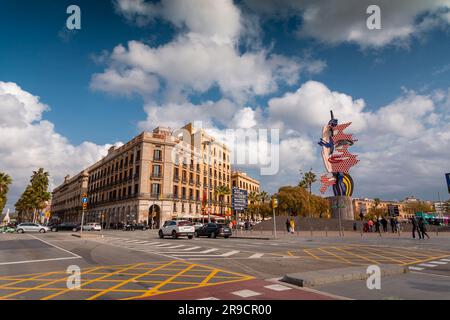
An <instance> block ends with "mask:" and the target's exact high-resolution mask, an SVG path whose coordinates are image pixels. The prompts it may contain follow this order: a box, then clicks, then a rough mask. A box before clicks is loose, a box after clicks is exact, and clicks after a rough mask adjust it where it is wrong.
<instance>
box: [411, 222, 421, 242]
mask: <svg viewBox="0 0 450 320" xmlns="http://www.w3.org/2000/svg"><path fill="white" fill-rule="evenodd" d="M411 224H412V237H413V239H415V238H416V231H417V233H418V234H419V239H422V233H421V232H420V230H419V227H418V225H417V220H416V217H411Z"/></svg>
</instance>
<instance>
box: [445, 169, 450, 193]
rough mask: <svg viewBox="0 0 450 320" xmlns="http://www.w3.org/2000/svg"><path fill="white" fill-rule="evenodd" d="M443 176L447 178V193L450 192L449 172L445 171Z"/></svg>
mask: <svg viewBox="0 0 450 320" xmlns="http://www.w3.org/2000/svg"><path fill="white" fill-rule="evenodd" d="M445 178H446V179H447V188H448V193H450V173H446V174H445Z"/></svg>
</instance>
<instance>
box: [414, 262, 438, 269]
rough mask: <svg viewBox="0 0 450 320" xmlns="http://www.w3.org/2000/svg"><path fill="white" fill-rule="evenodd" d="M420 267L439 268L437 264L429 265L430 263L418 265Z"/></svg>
mask: <svg viewBox="0 0 450 320" xmlns="http://www.w3.org/2000/svg"><path fill="white" fill-rule="evenodd" d="M418 266H420V267H427V268H433V267H437V265H436V264H429V263H420V264H418Z"/></svg>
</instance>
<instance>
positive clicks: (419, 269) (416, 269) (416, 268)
mask: <svg viewBox="0 0 450 320" xmlns="http://www.w3.org/2000/svg"><path fill="white" fill-rule="evenodd" d="M408 269H409V270H414V271H421V270H424V269H425V268H420V267H408Z"/></svg>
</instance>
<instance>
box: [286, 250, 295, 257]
mask: <svg viewBox="0 0 450 320" xmlns="http://www.w3.org/2000/svg"><path fill="white" fill-rule="evenodd" d="M287 254H288V255H289V256H291V257H295V256H294V255H293V254H292V252H290V251H288V252H287Z"/></svg>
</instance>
